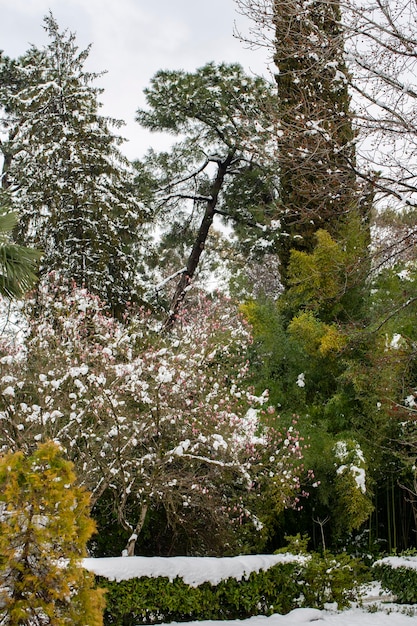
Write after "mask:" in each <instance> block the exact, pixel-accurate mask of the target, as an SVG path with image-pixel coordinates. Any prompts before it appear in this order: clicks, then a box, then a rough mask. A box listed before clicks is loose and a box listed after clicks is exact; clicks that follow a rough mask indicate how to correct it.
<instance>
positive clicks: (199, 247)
mask: <svg viewBox="0 0 417 626" xmlns="http://www.w3.org/2000/svg"><path fill="white" fill-rule="evenodd" d="M233 157H234V150H233V151H231V152H229V154H228V155H227V157H226V159H225V160H224V161H221V162H219V163H218V164H217V174H216V178H215V179H214V181H213V184H212V186H211V189H210V200H208V201H207V205H206V210H205V212H204V216H203V219H202V221H201V224H200V228H199V229H198V233H197V236H196V238H195V241H194V245H193V247H192V249H191V252H190V255H189V257H188V261H187V265H186V268H185V270H184V272H183V273H182V274H181V277H180V279H179V281H178V284H177V288H176V289H175V293H174V296H173V298H172V301H171V307H170V311H169V315H168V317H167V319H166V321H165V324H164V330H169V329H171V328H172V327H173V325H174V324H175V320H176V319H177V317H178V312H179V310H180V308H181V305H182V303H183V302H184V299H185V295H186V293H187V288H188V287H189V285H190V283H191V280H192V279H193V277H194V274H195V272H196V270H197V267H198V264H199V262H200V257H201V254H202V252H203V250H204V248H205V245H206V241H207V237H208V235H209V232H210V228H211V225H212V224H213V220H214V216H215V214H216V206H217V202H218V198H219V193H220V190H221V188H222V186H223V182H224V177H225V175H226V174H227V171H228V169H229V167H230V165H231V163H232V161H233Z"/></svg>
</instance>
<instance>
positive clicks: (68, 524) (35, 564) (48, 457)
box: [0, 442, 103, 626]
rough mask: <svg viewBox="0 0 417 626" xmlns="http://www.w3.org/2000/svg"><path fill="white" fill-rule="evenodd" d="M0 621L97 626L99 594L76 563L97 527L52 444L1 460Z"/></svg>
mask: <svg viewBox="0 0 417 626" xmlns="http://www.w3.org/2000/svg"><path fill="white" fill-rule="evenodd" d="M0 487H1V489H0V554H1V557H0V620H1V623H2V624H5V625H7V626H33V625H39V626H41V625H42V626H46V625H47V624H51V625H52V624H53V625H54V626H61V625H62V626H64V624H69V623H71V624H79V625H80V626H81V625H83V626H99V625H100V624H102V609H103V602H102V596H101V592H100V591H99V590H95V589H93V583H94V579H93V577H92V576H91V575H90V574H87V572H86V571H85V570H83V569H82V568H81V565H80V560H81V558H82V557H83V556H85V545H86V541H87V540H88V539H89V538H90V536H91V534H92V532H93V529H94V524H93V522H92V520H91V519H90V518H89V515H88V509H89V498H88V495H87V493H86V492H85V491H84V490H83V489H81V488H80V487H77V486H76V485H75V475H74V472H73V469H72V464H71V463H69V462H68V461H65V460H64V459H63V457H62V455H61V453H60V450H59V448H58V446H57V445H55V444H54V443H51V442H50V443H45V444H42V445H40V446H39V447H38V449H37V450H36V451H35V452H34V453H33V454H32V455H31V456H25V455H24V454H23V453H22V452H15V453H12V452H10V453H8V454H5V455H4V456H2V457H0Z"/></svg>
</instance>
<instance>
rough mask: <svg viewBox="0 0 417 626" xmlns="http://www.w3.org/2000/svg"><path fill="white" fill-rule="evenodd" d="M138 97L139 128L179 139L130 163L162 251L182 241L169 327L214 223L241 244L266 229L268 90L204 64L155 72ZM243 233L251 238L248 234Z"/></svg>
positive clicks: (235, 72)
mask: <svg viewBox="0 0 417 626" xmlns="http://www.w3.org/2000/svg"><path fill="white" fill-rule="evenodd" d="M145 93H146V97H147V102H148V105H149V107H148V109H147V110H139V111H138V118H137V119H138V121H139V122H140V124H142V125H143V126H144V127H146V128H148V129H150V130H152V131H160V132H161V131H163V132H168V133H171V134H173V135H176V136H179V137H180V138H181V140H180V142H179V143H177V144H175V145H174V146H173V148H172V150H171V152H170V153H162V154H155V153H153V152H151V153H150V154H149V155H148V156H147V158H146V160H145V161H144V162H143V163H137V164H136V167H137V169H138V179H139V184H141V185H143V184H144V181H147V182H148V191H149V192H150V196H151V204H152V206H154V207H155V213H156V215H157V218H159V220H161V222H162V225H161V229H162V232H163V234H164V235H165V237H164V239H163V245H165V246H166V247H167V246H168V245H170V244H171V245H172V240H174V245H175V246H176V248H177V251H178V248H179V247H180V246H179V242H181V243H184V242H185V245H184V248H185V254H184V256H183V260H182V265H183V266H185V267H184V269H179V268H176V270H177V271H176V272H175V271H173V274H174V275H175V276H178V274H179V275H180V279H179V280H178V283H177V288H176V290H175V293H174V295H173V297H172V300H171V310H170V314H169V315H168V321H167V325H168V326H171V325H172V323H173V321H174V319H175V316H176V315H177V313H178V310H179V308H180V305H181V304H182V302H183V300H184V297H185V294H186V292H187V290H188V288H189V286H190V282H191V281H192V279H193V278H194V276H195V273H196V270H197V268H198V267H199V264H200V259H201V255H202V253H203V250H204V249H205V247H206V244H207V242H208V236H209V232H210V229H211V227H212V224H213V221H214V219H215V217H216V216H221V218H222V219H223V220H226V222H227V223H228V224H229V225H232V226H233V227H234V228H236V227H237V229H238V230H239V229H240V230H241V231H242V232H244V234H245V239H246V242H247V244H248V243H249V242H250V243H251V244H253V243H254V241H255V242H256V240H257V239H259V238H260V237H261V236H262V237H263V236H264V231H265V230H267V226H268V225H269V221H270V219H269V216H268V211H267V207H268V205H269V203H270V202H271V200H272V198H273V194H274V182H273V180H274V176H273V174H274V172H273V171H272V170H271V168H270V167H269V163H268V161H267V159H265V155H264V144H265V143H266V138H265V135H267V136H268V138H270V132H269V133H266V132H265V129H266V125H267V124H268V117H267V112H268V110H269V106H270V103H271V98H272V93H273V89H272V88H271V85H269V84H268V83H267V81H265V80H264V79H262V78H259V77H256V78H253V77H250V76H248V75H246V74H245V73H244V71H243V69H242V67H241V66H240V65H238V64H230V65H227V64H224V63H223V64H220V65H218V66H217V65H215V64H214V63H208V64H207V65H205V66H203V67H201V68H199V69H198V70H196V71H195V72H183V71H169V72H168V71H160V72H158V73H157V74H156V75H155V77H154V78H153V79H152V82H151V86H150V87H149V88H148V89H147V90H146V91H145ZM161 218H162V219H161ZM167 225H168V228H167ZM250 228H252V230H253V231H255V233H256V234H255V236H253V234H252V235H249V234H248V230H249V229H250ZM167 231H168V232H167ZM242 239H243V237H242ZM248 248H249V245H247V250H246V252H247V253H248ZM162 255H163V252H162V254H159V256H158V262H159V265H162V263H161V256H162ZM184 257H185V259H184Z"/></svg>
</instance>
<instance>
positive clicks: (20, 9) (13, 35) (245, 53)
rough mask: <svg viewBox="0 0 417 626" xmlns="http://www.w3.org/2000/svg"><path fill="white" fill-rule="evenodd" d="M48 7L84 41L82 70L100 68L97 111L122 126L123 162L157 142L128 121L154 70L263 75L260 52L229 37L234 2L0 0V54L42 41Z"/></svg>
mask: <svg viewBox="0 0 417 626" xmlns="http://www.w3.org/2000/svg"><path fill="white" fill-rule="evenodd" d="M49 10H51V11H52V13H53V15H54V17H55V18H56V19H57V21H58V23H59V25H60V28H61V29H63V28H68V29H69V30H70V31H72V32H75V33H76V34H77V42H78V45H79V47H80V48H81V49H84V48H86V47H87V46H88V45H89V44H90V43H91V44H92V50H91V53H90V57H89V63H88V69H89V70H92V71H96V72H100V71H102V70H107V74H106V75H105V76H104V77H103V78H101V79H100V80H99V81H98V82H97V85H98V86H100V87H103V88H104V90H105V91H104V93H103V94H102V97H101V100H102V102H103V105H104V106H103V108H102V112H103V114H106V115H110V116H112V117H116V118H118V119H123V120H124V121H125V122H126V124H127V125H126V126H125V127H124V129H123V132H122V134H123V135H124V136H125V137H126V138H127V139H128V140H129V143H127V144H125V145H124V152H125V154H126V155H127V156H128V157H129V158H131V159H133V158H135V157H140V156H142V154H143V153H144V152H145V151H146V150H147V149H148V147H149V146H151V145H152V147H154V148H159V147H161V146H163V145H164V142H163V141H162V140H161V139H158V138H157V137H154V136H151V135H149V133H146V132H145V131H143V130H141V129H140V127H139V125H138V124H137V123H136V122H135V121H134V118H135V111H136V109H137V108H138V107H139V106H144V104H145V100H144V96H143V89H144V88H145V87H146V86H147V85H148V84H149V80H150V78H151V77H152V76H153V75H154V74H155V72H157V71H158V70H159V69H184V70H187V71H192V70H194V69H196V68H198V67H201V66H202V65H204V64H205V63H207V62H209V61H215V62H221V61H226V62H238V63H240V64H241V65H243V67H244V68H245V69H246V71H247V72H252V73H256V74H264V75H265V76H268V68H267V60H268V56H267V53H266V51H265V50H257V51H256V50H249V49H248V48H247V47H245V46H244V45H243V44H242V43H241V42H240V41H239V40H238V39H237V38H236V37H234V36H233V33H234V30H235V25H236V26H237V27H238V28H239V29H240V30H241V31H242V32H247V29H248V26H249V23H248V21H247V20H245V18H243V17H242V16H241V15H239V14H238V12H237V10H236V4H235V2H234V0H0V49H1V50H3V51H4V52H5V53H6V54H7V55H9V56H11V57H17V56H20V55H21V54H23V53H24V52H25V51H26V50H27V49H28V47H29V45H30V44H35V45H37V46H42V45H43V44H45V43H46V41H47V37H46V34H45V32H44V30H43V28H42V24H43V18H44V16H45V15H46V14H47V13H48V12H49Z"/></svg>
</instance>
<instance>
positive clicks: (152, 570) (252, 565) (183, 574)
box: [83, 554, 306, 587]
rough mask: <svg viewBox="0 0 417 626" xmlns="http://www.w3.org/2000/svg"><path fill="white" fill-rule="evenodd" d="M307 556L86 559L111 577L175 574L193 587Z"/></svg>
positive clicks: (99, 572) (87, 564)
mask: <svg viewBox="0 0 417 626" xmlns="http://www.w3.org/2000/svg"><path fill="white" fill-rule="evenodd" d="M305 558H306V557H302V556H298V555H293V554H255V555H243V556H233V557H223V558H217V557H186V556H176V557H160V556H154V557H144V556H133V557H109V558H101V559H93V558H89V559H84V561H83V564H84V567H85V568H86V569H88V570H89V571H91V572H94V573H95V574H97V575H99V576H104V577H105V578H108V579H109V580H118V581H119V580H128V579H129V578H135V577H140V576H150V577H152V578H156V577H157V576H166V577H167V578H169V580H171V581H172V580H174V579H175V578H176V577H178V578H182V580H183V581H184V582H185V583H186V584H187V585H190V586H191V587H198V585H202V584H203V583H205V582H210V583H211V584H213V585H217V584H219V582H221V581H222V580H226V579H227V578H235V579H236V580H241V579H242V578H248V577H249V575H250V574H251V572H259V571H261V570H267V569H269V568H270V567H272V566H273V565H276V564H277V563H294V561H296V562H303V561H304V560H305Z"/></svg>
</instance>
